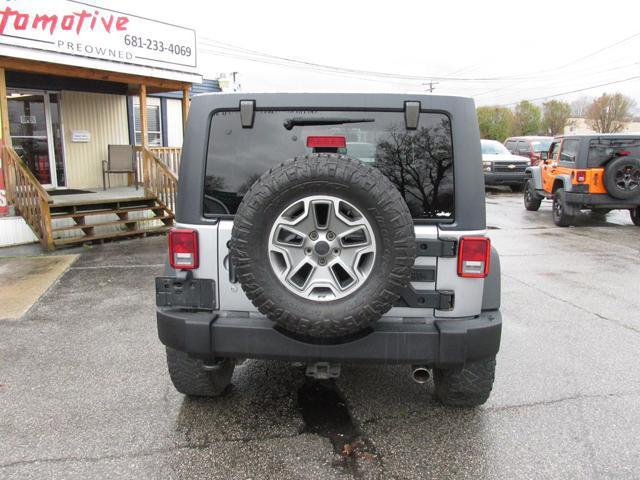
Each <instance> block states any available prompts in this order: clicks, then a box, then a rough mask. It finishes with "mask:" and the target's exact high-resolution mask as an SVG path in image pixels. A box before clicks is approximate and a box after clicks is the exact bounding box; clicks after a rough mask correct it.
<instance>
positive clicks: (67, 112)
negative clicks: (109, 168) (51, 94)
mask: <svg viewBox="0 0 640 480" xmlns="http://www.w3.org/2000/svg"><path fill="white" fill-rule="evenodd" d="M62 122H63V125H64V140H65V142H64V144H65V168H66V174H67V186H68V187H70V188H97V187H100V188H101V187H102V161H103V160H106V158H107V145H109V144H129V132H128V120H127V98H126V96H124V95H106V94H101V93H86V92H70V91H65V92H62ZM74 130H86V131H88V132H90V134H91V141H89V142H88V143H74V142H72V141H71V137H72V132H73V131H74ZM111 185H112V186H123V185H126V175H111Z"/></svg>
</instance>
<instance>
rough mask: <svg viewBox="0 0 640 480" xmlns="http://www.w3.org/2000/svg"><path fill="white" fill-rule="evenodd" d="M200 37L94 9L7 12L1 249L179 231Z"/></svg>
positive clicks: (206, 84)
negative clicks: (181, 174) (185, 137)
mask: <svg viewBox="0 0 640 480" xmlns="http://www.w3.org/2000/svg"><path fill="white" fill-rule="evenodd" d="M215 91H220V88H219V86H218V84H217V82H216V81H211V80H204V81H203V79H202V76H201V75H200V74H199V72H198V66H197V52H196V34H195V31H194V30H192V29H190V28H186V27H183V26H178V25H173V24H169V23H166V22H160V21H156V20H152V19H148V18H144V17H141V16H137V15H131V14H127V13H123V12H119V11H113V10H109V9H106V8H101V7H95V6H93V5H89V4H86V3H83V2H77V1H72V0H57V1H50V2H31V1H27V0H15V1H12V2H6V3H5V5H4V6H3V7H0V113H1V116H0V122H1V124H2V128H1V129H0V134H1V139H2V140H1V141H2V176H1V178H0V246H6V245H12V244H18V243H26V242H33V241H39V242H41V243H42V245H43V246H44V247H45V248H47V249H52V248H57V247H61V246H64V245H72V244H78V243H85V242H89V241H97V240H103V239H108V238H120V237H132V236H136V235H144V234H147V233H150V232H162V231H164V230H166V229H167V228H169V227H170V226H171V225H172V224H173V211H174V206H175V190H176V185H177V183H176V180H177V173H178V172H177V167H178V164H179V160H180V147H181V145H182V132H183V126H184V122H185V120H186V116H187V112H188V106H189V98H190V96H191V95H193V94H195V93H201V92H215Z"/></svg>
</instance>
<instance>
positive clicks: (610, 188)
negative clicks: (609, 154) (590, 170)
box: [602, 156, 640, 200]
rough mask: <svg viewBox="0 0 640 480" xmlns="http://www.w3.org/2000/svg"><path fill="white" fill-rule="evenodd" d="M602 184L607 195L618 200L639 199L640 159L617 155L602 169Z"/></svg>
mask: <svg viewBox="0 0 640 480" xmlns="http://www.w3.org/2000/svg"><path fill="white" fill-rule="evenodd" d="M602 180H603V182H604V186H605V187H606V189H607V192H608V193H609V195H611V196H612V197H614V198H619V199H620V200H631V199H635V198H638V199H640V159H638V158H633V157H626V156H625V157H618V158H616V159H614V160H612V161H610V162H609V163H608V164H607V166H606V167H605V169H604V176H603V179H602Z"/></svg>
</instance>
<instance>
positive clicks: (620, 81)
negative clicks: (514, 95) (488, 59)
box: [501, 75, 640, 107]
mask: <svg viewBox="0 0 640 480" xmlns="http://www.w3.org/2000/svg"><path fill="white" fill-rule="evenodd" d="M632 80H640V75H635V76H633V77H629V78H624V79H622V80H614V81H612V82H606V83H601V84H599V85H591V86H590V87H584V88H578V89H576V90H570V91H568V92H562V93H554V94H553V95H546V96H544V97H537V98H528V99H527V101H529V102H536V101H538V100H548V99H549V98H555V97H561V96H563V95H569V94H571V93H579V92H584V91H586V90H593V89H594V88H600V87H606V86H609V85H615V84H617V83H624V82H630V81H632ZM518 103H519V102H511V103H507V104H504V105H501V106H503V107H510V106H512V105H517V104H518Z"/></svg>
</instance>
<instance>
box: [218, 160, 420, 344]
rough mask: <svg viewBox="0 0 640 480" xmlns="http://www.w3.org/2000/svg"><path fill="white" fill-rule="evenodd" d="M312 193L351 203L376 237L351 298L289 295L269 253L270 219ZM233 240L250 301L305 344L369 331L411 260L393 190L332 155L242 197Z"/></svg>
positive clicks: (375, 174)
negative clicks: (370, 261)
mask: <svg viewBox="0 0 640 480" xmlns="http://www.w3.org/2000/svg"><path fill="white" fill-rule="evenodd" d="M310 195H333V196H336V197H339V198H343V199H344V200H345V201H348V202H350V203H352V204H353V205H354V206H355V207H356V208H358V209H360V211H361V212H362V213H363V214H364V215H365V216H366V217H367V219H368V220H369V223H370V224H371V227H372V228H373V234H374V235H375V238H376V245H377V254H376V258H375V263H374V266H373V269H372V271H371V273H370V277H369V278H368V279H367V281H366V282H365V283H364V284H363V285H362V286H361V287H360V288H358V289H357V290H355V291H354V292H353V293H352V294H350V295H348V296H345V297H343V298H339V299H336V300H331V301H326V302H318V301H313V300H310V299H305V298H302V297H300V296H298V295H296V294H294V293H293V292H291V291H289V290H288V289H287V288H286V287H285V286H284V285H283V284H282V283H281V282H280V280H278V278H277V277H276V275H275V273H274V272H273V269H272V267H271V265H270V262H269V258H268V257H269V256H268V255H266V252H267V251H268V247H267V244H268V241H269V233H270V230H271V228H272V225H273V222H274V221H275V219H276V218H277V217H278V215H280V213H281V212H282V211H283V210H284V209H285V208H286V207H287V206H288V205H290V204H291V203H292V202H294V201H296V200H298V199H302V198H305V197H307V196H310ZM231 235H232V236H231V249H230V252H231V260H232V262H233V264H234V266H235V268H236V276H237V278H238V281H239V282H240V284H241V285H242V288H243V290H244V291H245V293H246V295H247V297H248V298H249V299H250V300H251V301H252V302H253V304H254V305H255V306H256V308H257V309H258V310H259V311H260V312H261V313H262V314H264V315H266V316H267V317H268V318H269V319H270V320H272V321H273V322H275V324H276V325H277V326H278V327H279V328H281V329H284V330H286V331H287V332H290V333H292V334H295V335H297V336H300V337H303V338H324V339H327V338H333V339H338V338H344V337H347V336H350V335H353V334H357V333H359V332H362V331H363V330H365V329H367V328H368V327H370V326H371V325H372V324H373V323H374V322H375V321H377V320H378V319H379V318H380V317H381V316H382V315H383V314H384V313H385V312H387V311H388V310H389V309H390V308H391V307H392V306H393V305H394V303H395V302H396V301H397V300H398V298H399V296H400V295H399V294H400V292H401V290H402V289H403V288H404V287H405V286H406V285H407V284H408V282H409V280H410V275H411V267H412V266H413V263H414V260H415V248H416V241H415V233H414V228H413V221H412V218H411V213H410V212H409V208H408V207H407V205H406V203H405V202H404V200H403V199H402V197H401V196H400V193H399V192H398V190H397V189H396V188H395V186H394V185H393V184H392V183H391V182H390V181H389V179H387V177H385V176H384V175H383V174H382V173H381V172H380V171H379V170H378V169H375V168H373V167H371V166H369V165H365V164H364V163H362V162H360V161H359V160H357V159H353V158H350V157H347V156H342V155H337V154H314V155H307V156H304V157H297V158H294V159H292V160H288V161H286V162H284V163H282V164H281V165H279V166H277V167H275V168H273V169H271V170H269V171H268V172H266V173H265V174H264V175H262V176H261V177H260V178H259V179H258V180H257V181H256V182H255V183H254V184H253V185H252V186H251V188H250V189H249V191H248V192H247V194H246V195H245V196H244V198H243V200H242V203H241V204H240V206H239V208H238V211H237V213H236V216H235V221H234V225H233V231H232V234H231Z"/></svg>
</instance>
